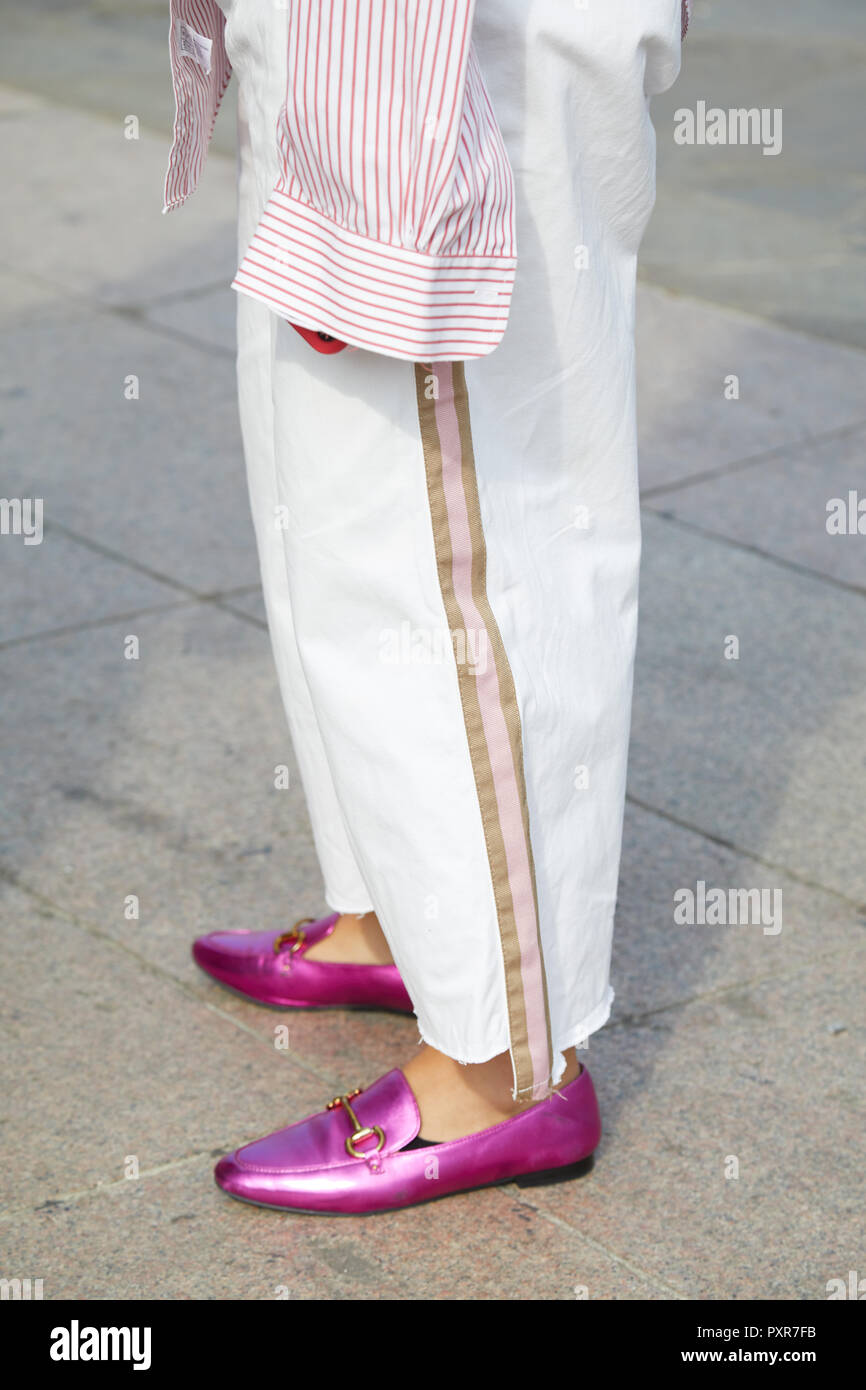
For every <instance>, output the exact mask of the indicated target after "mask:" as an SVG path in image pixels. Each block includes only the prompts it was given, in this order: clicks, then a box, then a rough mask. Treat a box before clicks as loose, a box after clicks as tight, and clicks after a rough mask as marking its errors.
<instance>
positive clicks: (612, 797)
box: [223, 0, 680, 1097]
mask: <svg viewBox="0 0 866 1390" xmlns="http://www.w3.org/2000/svg"><path fill="white" fill-rule="evenodd" d="M223 8H224V9H225V12H226V15H227V26H226V46H227V50H228V53H229V57H230V59H231V61H232V64H233V67H234V71H235V74H236V76H237V78H238V82H239V97H240V117H239V156H238V158H239V165H238V170H239V254H241V255H242V254H243V252H244V250H245V249H246V246H247V245H248V243H249V240H250V238H251V237H252V234H253V232H254V230H255V227H256V224H257V222H258V220H259V218H260V216H261V213H262V210H263V208H264V205H265V203H266V201H267V199H268V197H269V195H270V193H271V191H272V189H273V186H274V184H275V182H276V179H277V175H278V169H277V150H276V141H275V130H276V122H277V114H278V110H279V104H280V101H281V100H282V98H283V96H284V91H285V81H286V62H285V54H286V23H287V12H286V7H285V6H278V5H276V4H274V3H273V0H225V4H224V6H223ZM679 26H680V0H588V3H586V5H583V4H579V3H574V0H479V3H478V9H477V17H476V23H475V30H474V43H475V46H476V50H477V54H478V58H479V62H480V64H481V69H482V72H483V74H484V77H485V81H486V83H487V87H488V90H489V92H490V96H491V99H492V102H493V107H494V111H495V114H496V117H497V119H498V121H499V124H500V127H501V129H502V133H503V137H504V139H505V143H506V148H507V150H508V155H509V159H510V161H511V164H512V168H513V171H514V176H515V183H516V197H517V219H518V222H517V241H518V268H517V279H516V285H515V290H514V296H513V301H512V308H511V316H510V320H509V324H508V328H507V330H506V333H505V337H504V338H503V340H502V342H501V343H500V345H499V346H498V347H497V348H496V349H495V351H494V352H493V353H491V354H490V355H489V356H487V357H484V358H481V359H478V360H473V361H468V362H466V363H461V362H457V363H436V364H432V365H431V364H424V363H411V362H404V361H400V360H398V359H395V358H390V357H385V356H382V355H380V354H376V353H372V352H366V351H360V350H355V351H345V352H342V353H339V354H336V355H333V356H323V355H320V354H317V353H316V352H314V351H313V350H312V349H311V348H310V347H309V346H308V344H307V343H306V342H304V341H303V339H302V338H301V337H300V336H299V335H298V334H297V333H295V331H294V330H293V329H292V328H291V327H290V326H289V325H288V324H287V323H286V322H285V321H284V320H282V319H281V318H279V317H278V316H277V315H276V314H274V313H273V312H272V311H271V310H269V309H268V308H266V307H265V306H264V305H262V304H260V303H258V302H257V301H255V300H253V299H251V298H249V297H247V296H246V295H243V294H240V295H238V304H237V312H238V320H237V326H238V356H237V373H238V394H239V406H240V416H241V426H242V432H243V441H244V450H245V455H246V462H247V469H248V476H249V492H250V501H251V505H252V513H253V518H254V524H255V529H256V536H257V540H258V546H259V552H260V559H261V570H262V581H263V585H264V595H265V602H266V606H267V613H268V621H269V625H270V631H271V636H272V641H273V649H274V655H275V659H276V665H277V670H278V674H279V680H280V687H281V690H282V695H283V699H284V702H285V707H286V712H287V715H288V720H289V724H290V729H291V734H292V739H293V743H294V747H295V751H296V756H297V760H298V763H299V766H300V771H301V776H302V779H303V784H304V789H305V793H306V797H307V802H308V806H309V812H310V817H311V821H312V826H313V832H314V836H315V843H316V848H317V852H318V856H319V860H320V864H321V868H322V873H323V876H324V883H325V898H326V901H327V902H328V904H329V905H330V907H331V908H332V909H334V910H341V911H354V912H363V911H366V910H369V909H375V911H376V912H377V913H378V915H379V919H380V921H381V923H382V927H383V930H384V932H385V934H386V936H387V939H388V941H389V944H390V946H391V949H392V952H393V955H394V959H395V961H396V963H397V965H398V967H399V969H400V971H401V973H402V975H403V978H404V980H405V983H406V987H407V989H408V991H409V993H410V995H411V997H412V1000H413V1002H414V1004H415V1007H416V1011H417V1015H418V1022H419V1030H420V1033H421V1036H422V1038H423V1039H424V1040H425V1041H427V1042H428V1043H430V1044H432V1045H433V1046H435V1047H437V1048H439V1049H440V1050H441V1051H442V1052H445V1053H447V1054H448V1055H449V1056H451V1057H454V1058H456V1059H457V1060H459V1061H461V1062H482V1061H486V1060H487V1059H489V1058H491V1057H493V1056H495V1055H496V1054H498V1053H501V1052H504V1051H506V1050H508V1051H509V1052H510V1054H511V1058H512V1063H513V1068H514V1084H515V1093H516V1094H521V1095H524V1096H534V1097H539V1096H543V1095H545V1094H546V1093H547V1092H548V1090H549V1087H550V1086H551V1084H555V1083H556V1081H557V1080H558V1079H559V1077H560V1076H561V1074H562V1071H563V1068H564V1059H563V1055H562V1054H563V1051H564V1049H566V1048H568V1047H571V1046H572V1045H575V1044H579V1043H580V1042H582V1041H583V1040H585V1039H586V1038H587V1037H588V1035H589V1034H590V1033H591V1032H593V1031H594V1030H596V1029H598V1028H599V1027H601V1025H602V1024H603V1023H604V1022H605V1021H606V1019H607V1017H608V1014H609V1011H610V1006H611V1000H612V998H613V994H612V991H611V988H610V982H609V967H610V951H611V936H612V929H613V917H614V906H615V901H616V890H617V875H618V868H619V856H620V846H621V835H622V817H623V804H624V796H625V776H626V755H627V746H628V736H629V722H630V705H631V690H632V670H633V659H634V648H635V633H636V622H637V595H638V567H639V558H640V524H639V512H638V484H637V459H636V443H635V397H634V295H635V264H636V256H637V250H638V245H639V243H640V239H641V236H642V234H643V231H644V228H645V226H646V223H647V220H648V218H649V215H650V212H651V209H652V205H653V201H654V196H655V132H654V129H653V126H652V123H651V121H650V116H649V101H648V99H649V96H651V95H652V94H653V93H655V92H659V91H662V90H664V89H665V88H667V87H668V86H670V85H671V83H672V82H673V81H674V79H675V77H676V75H677V72H678V69H679V62H680V27H679Z"/></svg>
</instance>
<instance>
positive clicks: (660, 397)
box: [637, 285, 866, 497]
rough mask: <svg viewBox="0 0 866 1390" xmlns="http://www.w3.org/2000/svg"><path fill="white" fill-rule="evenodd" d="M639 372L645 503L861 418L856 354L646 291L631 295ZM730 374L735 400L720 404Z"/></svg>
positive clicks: (860, 367)
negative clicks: (674, 488) (658, 492)
mask: <svg viewBox="0 0 866 1390" xmlns="http://www.w3.org/2000/svg"><path fill="white" fill-rule="evenodd" d="M659 344H664V348H663V350H661V351H660V350H659ZM637 364H638V422H639V430H640V478H641V489H642V491H643V492H644V493H645V494H646V493H648V494H649V495H650V497H652V494H653V490H654V489H656V488H666V487H670V485H672V484H676V483H678V482H680V481H681V480H682V479H684V478H690V477H693V476H695V475H698V476H701V475H703V474H705V473H707V472H712V471H713V470H715V469H723V468H725V467H726V466H727V465H731V464H734V463H737V462H739V461H741V460H744V459H754V458H758V457H760V456H761V455H763V454H765V453H767V452H768V451H770V450H773V449H780V448H783V447H786V446H791V445H795V444H799V443H801V442H802V441H804V440H810V439H814V438H815V437H816V436H820V435H822V434H824V433H826V432H828V431H832V430H840V429H843V428H846V427H850V426H852V425H857V424H861V423H862V422H863V421H864V420H866V354H864V353H863V352H860V351H857V350H856V349H852V348H845V347H839V346H837V345H836V344H833V343H821V342H816V341H815V340H814V339H811V338H807V337H806V336H805V335H802V334H797V333H790V332H786V331H785V330H784V329H780V328H777V327H776V326H775V325H773V324H768V323H762V322H761V320H760V319H757V318H752V317H750V316H749V315H747V314H742V313H737V312H735V311H733V310H730V309H722V308H719V307H718V306H716V305H709V304H702V303H699V302H697V301H696V300H693V299H687V298H685V297H682V296H680V295H676V294H669V293H666V292H665V291H664V290H659V289H655V288H652V287H650V286H647V285H642V286H640V287H639V290H638V316H637ZM732 375H733V376H736V377H737V378H738V381H739V385H738V390H739V399H737V400H729V399H726V396H725V391H726V380H727V378H728V377H730V376H732ZM762 466H763V465H762ZM730 485H731V491H732V495H734V496H736V495H738V493H739V491H740V489H741V488H742V486H743V473H742V471H740V470H736V469H732V470H731V472H730ZM662 496H664V497H667V496H669V493H668V492H664V493H663V494H662Z"/></svg>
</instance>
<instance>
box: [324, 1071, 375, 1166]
mask: <svg viewBox="0 0 866 1390" xmlns="http://www.w3.org/2000/svg"><path fill="white" fill-rule="evenodd" d="M362 1089H363V1088H362V1087H361V1086H359V1087H358V1089H357V1090H356V1091H350V1092H349V1094H348V1095H347V1096H334V1099H333V1100H329V1101H328V1104H327V1106H326V1107H325V1108H326V1110H337V1109H343V1110H345V1112H346V1114H347V1115H348V1116H349V1119H350V1120H351V1121H352V1124H353V1125H354V1126H355V1128H354V1130H353V1132H352V1133H351V1134H350V1135H349V1137H348V1139H347V1140H346V1152H347V1153H348V1154H350V1155H351V1157H352V1158H369V1157H370V1156H371V1154H377V1153H378V1152H379V1150H380V1149H381V1148H382V1146H383V1145H384V1143H385V1134H384V1131H383V1130H381V1129H380V1128H379V1126H378V1125H361V1124H359V1123H358V1116H357V1115H356V1114H355V1112H354V1110H353V1109H352V1107H351V1105H350V1104H349V1101H351V1100H354V1099H355V1097H356V1096H359V1095H360V1094H361V1091H362ZM372 1135H375V1136H376V1147H375V1149H364V1151H363V1152H362V1153H358V1152H357V1150H356V1148H355V1145H356V1144H357V1143H358V1142H359V1140H361V1139H369V1138H371V1136H372Z"/></svg>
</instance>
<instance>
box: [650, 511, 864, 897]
mask: <svg viewBox="0 0 866 1390" xmlns="http://www.w3.org/2000/svg"><path fill="white" fill-rule="evenodd" d="M728 637H735V638H737V639H738V641H739V659H738V660H726V659H725V655H724V653H725V643H726V638H728ZM862 637H863V600H862V597H861V596H860V595H859V594H855V593H846V592H844V591H841V590H839V589H838V588H836V587H835V586H832V585H828V584H823V583H820V582H816V580H815V579H814V578H812V577H811V576H809V575H808V574H805V575H801V574H798V573H796V572H794V571H791V570H789V569H787V568H782V567H780V566H778V565H775V564H773V563H771V562H769V561H767V560H765V559H763V558H762V557H760V556H757V555H754V554H751V553H749V552H748V551H745V550H742V549H740V548H738V547H736V546H733V545H730V544H728V543H726V542H723V541H710V540H708V539H707V538H706V537H704V536H701V535H696V534H695V533H694V532H693V531H691V530H690V529H688V528H687V527H684V526H681V525H678V524H677V523H676V522H671V521H667V520H665V519H664V518H662V517H656V516H652V515H649V514H645V517H644V549H643V572H642V612H641V619H640V635H639V639H638V661H637V671H636V676H635V680H636V700H635V707H634V721H633V727H632V744H631V756H630V782H629V785H630V789H631V792H632V794H633V795H634V796H635V797H636V799H637V800H638V801H639V802H641V803H647V804H649V805H650V806H653V807H657V808H659V809H661V810H663V811H666V812H668V813H669V814H670V815H672V816H674V817H676V818H677V819H679V820H681V821H685V822H686V823H687V824H689V825H692V826H694V827H697V828H699V829H701V830H704V831H706V832H708V833H710V834H711V835H715V836H717V837H720V838H722V839H724V840H727V841H728V842H729V843H730V844H733V845H738V846H742V847H746V848H748V850H749V852H750V853H751V854H752V855H754V856H757V857H758V858H761V859H763V860H765V861H769V863H770V864H771V865H773V864H775V865H777V866H778V867H779V868H780V869H782V870H787V871H788V872H789V873H791V874H794V875H796V876H799V877H803V878H805V879H806V880H811V881H812V882H813V883H816V884H819V885H822V886H823V887H825V888H829V889H834V890H836V891H837V892H839V893H840V894H843V895H845V896H847V897H848V899H849V900H850V901H851V902H852V903H855V904H862V903H864V902H866V867H864V859H863V854H862V845H863V809H864V805H866V787H864V776H866V769H864V764H863V758H862V750H861V730H862V727H863V690H864V683H866V681H864V677H866V671H864V666H866V652H864V647H863V640H862ZM767 886H770V885H769V883H768V884H767Z"/></svg>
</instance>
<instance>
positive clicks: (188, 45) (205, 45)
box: [177, 19, 213, 73]
mask: <svg viewBox="0 0 866 1390" xmlns="http://www.w3.org/2000/svg"><path fill="white" fill-rule="evenodd" d="M177 46H178V49H179V50H180V54H181V57H183V58H192V60H193V62H194V63H198V65H199V67H200V68H204V70H205V72H206V73H207V72H210V54H211V49H212V48H213V40H212V39H207V38H205V36H204V34H197V33H196V31H195V29H191V28H190V27H189V25H188V24H184V22H183V20H182V19H179V20H178V21H177Z"/></svg>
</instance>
